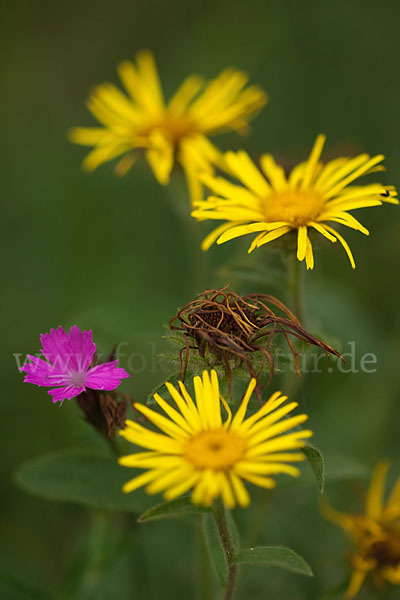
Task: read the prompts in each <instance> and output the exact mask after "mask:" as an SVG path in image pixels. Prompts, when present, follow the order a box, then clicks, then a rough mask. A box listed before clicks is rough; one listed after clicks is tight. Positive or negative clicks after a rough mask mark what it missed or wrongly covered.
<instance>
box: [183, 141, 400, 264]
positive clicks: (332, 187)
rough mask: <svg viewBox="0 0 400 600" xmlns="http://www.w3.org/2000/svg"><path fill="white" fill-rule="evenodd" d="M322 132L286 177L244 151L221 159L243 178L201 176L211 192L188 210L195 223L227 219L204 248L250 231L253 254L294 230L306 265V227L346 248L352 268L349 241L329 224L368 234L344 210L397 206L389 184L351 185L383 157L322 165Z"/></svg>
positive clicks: (309, 255) (267, 158) (310, 260)
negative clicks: (385, 204) (254, 159)
mask: <svg viewBox="0 0 400 600" xmlns="http://www.w3.org/2000/svg"><path fill="white" fill-rule="evenodd" d="M324 143H325V136H324V135H319V136H318V137H317V139H316V141H315V144H314V147H313V149H312V151H311V154H310V156H309V158H308V160H307V161H306V162H304V163H301V164H299V165H297V166H296V167H295V168H294V169H293V170H292V171H291V173H290V174H289V175H288V176H286V174H285V172H284V170H283V168H282V167H280V166H279V165H277V164H276V163H275V161H274V159H273V158H272V156H271V155H269V154H264V155H263V156H261V159H260V165H261V169H262V172H261V171H260V170H259V169H258V168H257V166H256V165H255V164H254V163H253V161H252V160H251V159H250V157H249V156H248V154H247V153H246V152H244V151H240V152H236V153H235V152H228V153H226V154H225V162H226V163H227V165H228V167H229V168H230V170H231V172H232V174H233V175H234V176H235V177H236V178H237V179H238V180H239V181H240V182H241V184H242V185H237V184H234V183H232V182H231V181H228V180H227V179H225V178H222V177H215V176H213V175H211V174H204V175H203V176H202V181H203V183H205V184H206V185H207V187H208V188H209V189H210V190H211V191H212V192H213V193H214V194H215V195H214V196H210V197H209V198H208V199H206V200H204V201H200V202H199V203H198V205H197V207H196V208H195V210H194V211H193V212H192V215H193V217H195V218H196V219H198V220H199V221H204V220H206V219H214V220H218V221H225V222H224V223H223V224H222V225H220V226H219V227H217V229H215V230H214V231H213V232H212V233H211V234H210V235H209V236H208V237H207V238H206V239H205V240H204V242H203V246H202V247H203V250H207V249H208V248H209V247H210V246H211V245H212V244H213V243H214V242H215V241H217V244H223V243H224V242H227V241H228V240H231V239H233V238H237V237H240V236H243V235H247V234H248V233H257V234H258V235H257V236H256V237H255V238H254V240H253V241H252V243H251V246H250V248H249V252H252V251H253V250H254V249H255V248H259V247H260V246H263V245H264V244H268V243H269V242H271V241H272V240H275V239H277V238H279V237H281V236H283V235H285V234H286V233H290V232H296V233H297V258H298V260H299V261H303V260H304V259H305V261H306V265H307V269H312V268H313V267H314V256H313V250H312V245H311V241H310V238H309V232H310V230H314V231H316V232H318V233H320V234H321V235H323V236H324V237H325V238H326V239H328V240H329V241H331V242H336V241H337V240H339V242H340V243H341V244H342V246H343V247H344V249H345V251H346V252H347V255H348V257H349V259H350V263H351V266H352V267H353V269H354V268H355V263H354V259H353V256H352V253H351V250H350V248H349V246H348V244H347V242H346V241H345V240H344V239H343V237H342V236H341V235H340V233H338V231H336V229H334V228H333V227H331V225H328V223H329V222H333V223H339V224H340V225H345V226H346V227H350V228H351V229H356V230H358V231H361V232H362V233H364V234H365V235H368V234H369V232H368V230H367V229H366V228H365V227H363V225H361V223H359V221H357V220H356V219H355V218H354V217H353V215H351V214H349V212H348V211H350V210H353V209H356V208H363V207H366V206H380V205H381V204H382V203H383V202H390V203H392V204H398V200H397V199H396V198H395V196H396V195H397V194H396V190H395V188H394V187H392V186H383V185H381V184H380V183H370V184H367V185H363V186H355V185H351V184H352V183H353V182H354V181H355V180H356V179H358V178H359V177H360V176H361V175H366V174H368V173H372V172H374V171H380V170H382V169H383V167H382V166H381V165H380V163H381V162H382V160H383V159H384V156H382V155H381V154H379V155H378V156H373V157H370V156H369V155H368V154H360V155H359V156H356V157H355V158H337V159H335V160H331V161H329V162H328V163H326V164H325V165H324V164H322V163H321V162H320V156H321V152H322V149H323V146H324Z"/></svg>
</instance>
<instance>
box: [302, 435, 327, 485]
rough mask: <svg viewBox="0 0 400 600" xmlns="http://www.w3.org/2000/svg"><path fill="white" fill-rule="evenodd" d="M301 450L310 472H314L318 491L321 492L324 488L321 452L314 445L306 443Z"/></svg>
mask: <svg viewBox="0 0 400 600" xmlns="http://www.w3.org/2000/svg"><path fill="white" fill-rule="evenodd" d="M302 450H303V452H304V454H305V456H306V458H307V460H308V462H309V464H310V467H311V469H312V472H313V473H314V477H315V481H316V484H317V487H318V489H319V491H320V493H321V494H323V492H324V488H325V461H324V457H323V456H322V453H321V451H320V450H318V448H316V447H315V446H312V445H310V444H307V445H306V446H304V448H303V449H302Z"/></svg>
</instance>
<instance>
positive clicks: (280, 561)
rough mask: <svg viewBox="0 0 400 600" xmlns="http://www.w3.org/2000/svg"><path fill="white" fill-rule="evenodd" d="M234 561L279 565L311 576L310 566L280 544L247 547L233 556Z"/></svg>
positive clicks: (270, 565) (265, 565)
mask: <svg viewBox="0 0 400 600" xmlns="http://www.w3.org/2000/svg"><path fill="white" fill-rule="evenodd" d="M235 562H236V563H243V564H247V565H260V566H264V567H280V568H281V569H286V571H293V572H294V573H299V574H301V575H307V576H308V577H313V572H312V571H311V568H310V567H309V565H308V564H307V563H306V561H305V560H304V559H303V558H302V557H301V556H299V555H298V554H297V553H296V552H294V551H293V550H291V549H290V548H284V547H281V546H259V547H256V548H247V549H246V550H242V552H239V554H237V555H236V556H235Z"/></svg>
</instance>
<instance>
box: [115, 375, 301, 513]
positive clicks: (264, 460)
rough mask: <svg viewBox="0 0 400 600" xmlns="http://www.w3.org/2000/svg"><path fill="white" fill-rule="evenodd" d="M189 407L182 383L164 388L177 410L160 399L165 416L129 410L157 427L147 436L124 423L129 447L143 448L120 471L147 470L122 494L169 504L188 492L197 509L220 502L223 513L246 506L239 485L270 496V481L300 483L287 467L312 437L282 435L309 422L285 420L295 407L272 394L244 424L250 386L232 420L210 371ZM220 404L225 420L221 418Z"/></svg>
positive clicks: (146, 409)
mask: <svg viewBox="0 0 400 600" xmlns="http://www.w3.org/2000/svg"><path fill="white" fill-rule="evenodd" d="M193 384H194V391H195V396H196V401H195V402H194V401H193V400H192V398H191V396H190V395H189V393H188V392H187V390H186V388H185V386H184V385H183V383H182V382H179V391H178V390H177V389H176V388H175V387H174V386H173V385H171V384H170V383H168V382H167V383H166V384H165V385H166V386H167V389H168V391H169V393H170V395H171V397H172V398H173V400H174V402H175V404H176V409H175V408H173V407H172V406H171V405H170V404H168V403H167V402H165V401H164V400H163V399H162V398H161V397H160V396H159V395H158V394H155V395H154V399H155V400H156V402H157V404H158V405H159V407H160V408H161V409H162V411H164V413H165V414H166V415H167V416H164V415H161V414H159V413H158V412H155V411H154V410H152V409H150V408H149V407H147V406H144V405H143V404H137V403H135V408H136V409H137V410H138V411H139V412H141V413H142V414H143V415H144V416H145V417H147V419H148V420H149V421H151V422H152V423H153V424H154V425H156V426H157V427H158V428H159V429H160V430H161V433H158V432H157V433H156V432H154V431H152V430H150V429H146V428H145V427H143V426H142V425H139V424H138V423H134V422H133V421H127V422H126V429H124V430H123V431H121V432H120V433H121V435H122V436H123V437H125V438H126V439H127V440H128V441H129V442H132V443H133V444H136V445H137V446H142V447H144V448H146V449H147V451H146V452H139V453H137V454H131V455H129V456H123V457H122V458H120V459H119V462H120V464H121V465H125V466H127V467H137V468H140V469H145V472H144V473H142V474H141V475H138V476H136V477H135V478H134V479H132V480H131V481H129V482H128V483H126V484H125V486H124V488H123V490H124V492H131V491H132V490H136V489H137V488H139V487H141V486H143V485H146V486H147V487H146V492H147V493H149V494H156V493H158V492H163V493H164V497H165V498H166V500H172V499H173V498H176V497H178V496H180V495H181V494H184V493H185V492H187V491H189V490H191V489H192V490H193V492H192V501H193V502H194V503H195V504H203V505H206V506H209V505H210V504H211V503H212V501H213V500H214V499H215V498H217V497H218V496H222V500H223V501H224V503H225V505H226V506H227V507H228V508H233V507H234V506H235V505H236V504H237V503H238V504H239V505H240V506H247V505H248V504H249V502H250V497H249V494H248V492H247V490H246V487H245V486H244V484H243V481H242V480H246V481H248V482H250V483H254V484H255V485H258V486H261V487H264V488H272V487H274V485H275V481H274V479H272V477H271V476H272V475H276V474H278V473H288V474H289V475H294V476H296V475H298V474H299V470H298V469H297V468H296V467H294V466H293V465H290V464H287V463H288V462H293V461H299V460H303V458H304V455H303V454H302V453H301V452H296V451H295V450H297V449H298V448H302V447H303V446H304V440H305V439H306V438H308V437H310V436H311V435H312V433H311V431H309V430H299V431H295V432H291V433H286V432H287V431H289V430H290V429H293V428H294V427H296V426H297V425H300V424H301V423H304V421H306V420H307V418H308V417H307V415H303V414H302V415H297V416H294V417H290V418H288V419H285V418H284V417H285V416H286V415H287V414H289V413H290V412H291V411H293V409H294V408H295V407H296V406H297V404H296V403H295V402H291V403H286V400H287V397H286V396H281V394H280V392H276V393H275V394H273V395H272V396H271V398H270V399H269V400H268V402H266V404H264V405H263V406H262V407H261V408H260V409H259V410H258V411H257V412H256V413H255V414H253V415H252V416H251V417H248V418H247V419H246V418H245V414H246V411H247V405H248V403H249V400H250V397H251V394H252V392H253V390H254V388H255V385H256V380H255V379H252V380H251V382H250V384H249V386H248V388H247V391H246V393H245V395H244V397H243V400H242V402H241V405H240V407H239V409H238V410H237V412H236V414H235V416H234V417H232V413H231V411H230V408H229V406H228V405H227V403H226V402H225V400H224V399H223V398H222V397H221V396H220V392H219V386H218V377H217V374H216V372H215V371H211V372H210V373H209V372H208V371H204V372H203V376H202V378H201V377H194V380H193ZM221 402H222V404H223V406H224V408H225V411H226V412H227V415H228V416H227V418H226V420H225V422H223V420H222V416H221Z"/></svg>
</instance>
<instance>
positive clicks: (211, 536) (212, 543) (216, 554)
mask: <svg viewBox="0 0 400 600" xmlns="http://www.w3.org/2000/svg"><path fill="white" fill-rule="evenodd" d="M203 531H204V538H205V541H206V546H207V550H208V553H209V555H210V560H211V564H212V565H213V567H214V569H215V572H216V574H217V577H218V580H219V583H220V585H221V587H222V588H225V587H226V583H227V578H228V565H227V562H226V558H225V553H224V549H223V547H222V544H221V540H220V537H219V535H218V530H217V526H216V524H215V520H214V516H213V515H212V514H208V515H204V520H203Z"/></svg>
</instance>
